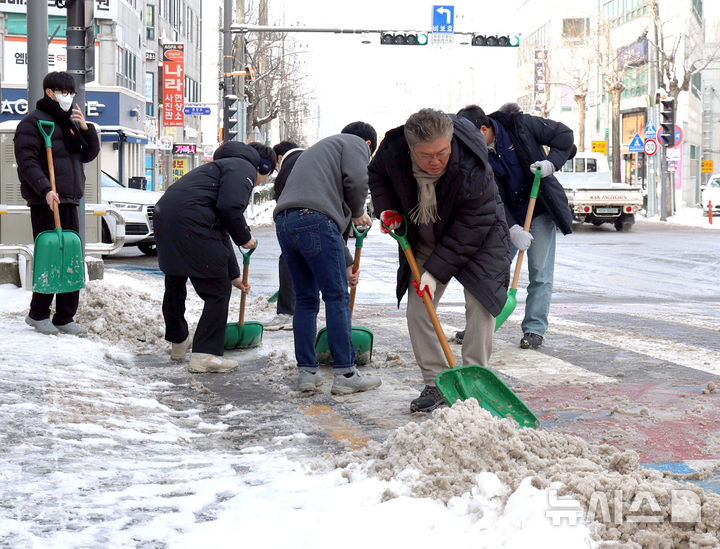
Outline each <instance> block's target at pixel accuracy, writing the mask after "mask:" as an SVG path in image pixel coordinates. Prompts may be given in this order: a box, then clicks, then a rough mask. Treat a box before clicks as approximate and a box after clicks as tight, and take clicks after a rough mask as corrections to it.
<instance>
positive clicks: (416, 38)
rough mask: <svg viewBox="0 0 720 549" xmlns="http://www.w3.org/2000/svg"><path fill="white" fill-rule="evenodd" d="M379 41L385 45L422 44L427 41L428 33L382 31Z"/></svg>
mask: <svg viewBox="0 0 720 549" xmlns="http://www.w3.org/2000/svg"><path fill="white" fill-rule="evenodd" d="M380 43H381V44H383V45H385V46H388V45H393V46H424V45H425V44H427V43H428V35H427V34H422V33H414V32H410V33H407V34H403V33H392V32H383V33H381V34H380Z"/></svg>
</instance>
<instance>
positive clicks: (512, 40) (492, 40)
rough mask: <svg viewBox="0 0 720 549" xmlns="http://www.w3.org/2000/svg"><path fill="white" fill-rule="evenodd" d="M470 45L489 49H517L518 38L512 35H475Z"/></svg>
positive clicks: (518, 44)
mask: <svg viewBox="0 0 720 549" xmlns="http://www.w3.org/2000/svg"><path fill="white" fill-rule="evenodd" d="M470 44H471V45H473V46H480V47H486V46H487V47H490V48H517V47H518V46H520V37H519V36H516V35H512V34H476V35H474V36H473V37H472V40H471V41H470Z"/></svg>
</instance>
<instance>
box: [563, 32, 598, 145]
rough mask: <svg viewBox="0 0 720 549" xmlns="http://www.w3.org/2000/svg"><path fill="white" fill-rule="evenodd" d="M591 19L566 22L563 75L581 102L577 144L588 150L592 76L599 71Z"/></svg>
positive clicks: (577, 103)
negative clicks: (587, 129)
mask: <svg viewBox="0 0 720 549" xmlns="http://www.w3.org/2000/svg"><path fill="white" fill-rule="evenodd" d="M589 23H590V20H589V19H588V18H579V19H567V20H565V21H563V25H564V28H563V36H564V37H565V38H566V45H565V47H566V49H567V50H568V53H567V54H566V55H565V57H566V61H565V62H564V63H563V64H562V69H561V76H564V82H565V85H567V86H568V87H569V88H570V90H571V91H572V94H573V99H574V100H575V104H576V105H577V110H578V113H577V116H578V135H577V146H578V150H579V151H580V152H583V151H584V150H585V109H586V106H587V95H588V89H589V88H590V79H591V78H592V77H593V75H594V74H595V70H594V69H595V55H596V53H595V52H596V49H597V48H596V47H595V35H594V33H591V32H590V29H589Z"/></svg>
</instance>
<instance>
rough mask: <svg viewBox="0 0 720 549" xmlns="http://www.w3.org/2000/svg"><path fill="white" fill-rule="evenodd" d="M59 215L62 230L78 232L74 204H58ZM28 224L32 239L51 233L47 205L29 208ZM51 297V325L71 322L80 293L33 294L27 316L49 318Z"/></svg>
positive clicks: (51, 220) (76, 210) (53, 224)
mask: <svg viewBox="0 0 720 549" xmlns="http://www.w3.org/2000/svg"><path fill="white" fill-rule="evenodd" d="M58 211H59V213H60V226H61V227H62V228H63V229H69V230H72V231H77V230H79V226H80V222H79V220H78V207H77V205H76V204H60V207H59V208H58ZM30 223H31V224H32V232H33V238H37V236H38V235H39V234H40V233H41V232H43V231H51V230H53V229H54V228H55V220H54V218H53V212H52V210H51V209H50V208H48V206H47V205H42V206H30ZM53 297H54V298H55V315H54V316H53V319H52V322H53V324H57V325H58V326H63V325H65V324H67V323H69V322H72V320H73V317H74V316H75V313H77V309H78V304H79V303H80V291H75V292H68V293H64V294H39V293H37V292H33V295H32V299H31V300H30V313H29V316H30V318H32V319H33V320H45V319H46V318H50V306H51V305H52V300H53Z"/></svg>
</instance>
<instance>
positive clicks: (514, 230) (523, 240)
mask: <svg viewBox="0 0 720 549" xmlns="http://www.w3.org/2000/svg"><path fill="white" fill-rule="evenodd" d="M532 241H533V235H531V234H530V233H529V232H527V231H526V230H525V229H523V228H522V227H521V226H520V225H513V226H512V227H510V242H512V244H513V246H515V247H516V248H517V249H518V250H522V251H523V252H524V251H525V250H527V249H528V248H529V247H530V244H531V243H532Z"/></svg>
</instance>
